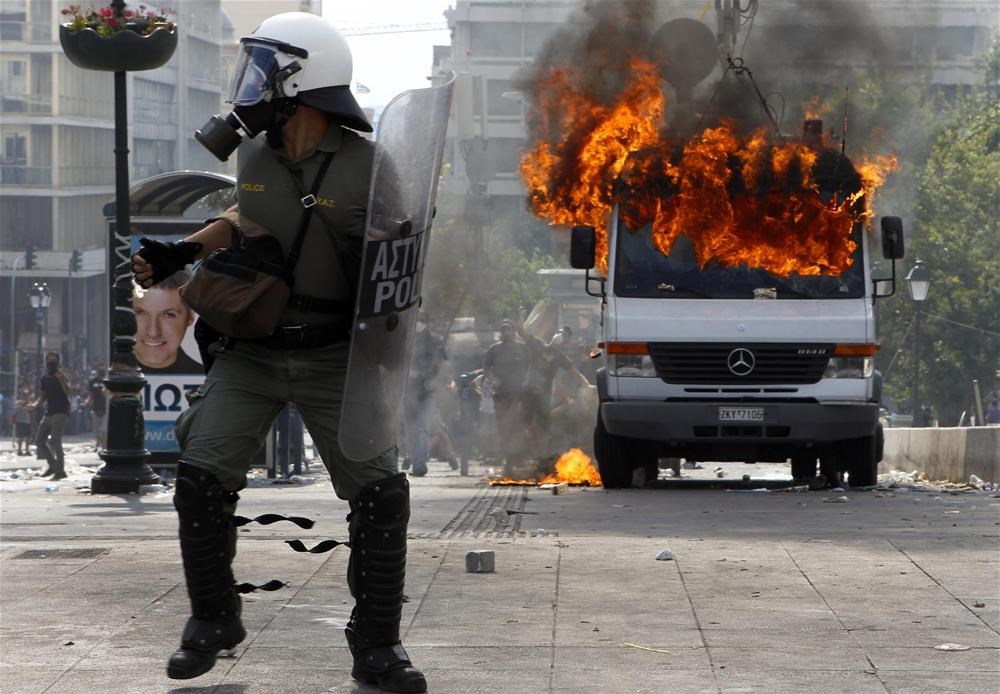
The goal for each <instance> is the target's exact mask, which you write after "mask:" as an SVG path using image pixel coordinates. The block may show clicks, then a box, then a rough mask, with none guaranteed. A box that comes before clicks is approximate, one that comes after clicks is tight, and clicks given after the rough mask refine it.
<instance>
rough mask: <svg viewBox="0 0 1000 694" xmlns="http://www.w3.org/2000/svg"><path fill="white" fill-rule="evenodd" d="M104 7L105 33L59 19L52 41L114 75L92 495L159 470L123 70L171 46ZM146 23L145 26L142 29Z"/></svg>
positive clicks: (168, 38)
mask: <svg viewBox="0 0 1000 694" xmlns="http://www.w3.org/2000/svg"><path fill="white" fill-rule="evenodd" d="M110 7H111V10H112V12H113V14H114V18H115V22H116V24H117V26H118V27H120V28H124V29H123V30H121V31H117V32H111V33H110V34H108V35H106V36H102V35H94V32H93V31H92V30H90V29H85V30H83V31H74V30H73V28H72V27H71V26H69V25H66V24H64V25H62V26H61V27H60V32H59V41H60V43H61V44H62V47H63V50H64V51H65V52H66V56H67V57H68V58H69V59H70V61H71V62H72V63H73V64H74V65H77V66H78V67H82V68H84V69H87V70H106V71H110V72H114V75H115V78H114V79H115V100H114V113H115V228H114V231H113V232H112V233H111V234H110V238H109V239H108V250H107V258H108V263H107V265H108V274H109V279H110V281H111V296H112V305H111V321H110V328H111V360H110V361H111V364H110V368H109V369H108V374H107V378H105V379H104V385H105V386H106V387H107V389H108V391H109V392H110V394H111V398H110V401H109V403H108V440H107V444H106V446H105V448H103V449H102V450H101V451H100V456H101V460H103V461H104V465H102V466H101V467H100V469H99V470H98V471H97V472H96V473H95V474H94V476H93V477H92V478H91V481H90V491H91V492H92V493H95V494H126V493H134V492H138V491H139V487H140V486H142V485H144V484H155V483H156V482H158V481H159V479H160V478H159V477H158V476H157V474H156V473H155V472H153V469H152V468H151V467H149V465H148V464H147V461H148V460H149V451H148V450H146V442H145V426H144V423H143V417H142V391H143V390H144V388H145V385H146V381H145V379H144V378H143V377H142V372H141V371H140V370H139V367H138V364H137V363H136V359H135V356H134V355H133V353H132V348H133V346H134V345H135V332H136V320H135V313H134V312H133V311H132V272H131V266H130V262H129V258H130V256H131V255H132V251H131V239H130V228H129V212H130V210H129V190H128V188H129V182H128V108H127V104H128V101H127V98H126V76H127V71H128V70H152V69H154V68H158V67H160V66H162V65H163V64H165V63H166V62H167V61H168V60H169V59H170V56H171V55H173V52H174V49H175V48H176V47H177V32H176V29H175V27H174V26H173V24H172V23H170V22H160V23H159V24H157V23H154V24H153V25H152V26H150V25H149V24H148V22H150V21H153V20H148V19H145V18H142V17H140V18H135V17H132V18H129V17H126V16H125V0H111V4H110ZM147 29H152V31H150V32H149V33H144V32H145V30H147Z"/></svg>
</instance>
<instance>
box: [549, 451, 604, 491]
mask: <svg viewBox="0 0 1000 694" xmlns="http://www.w3.org/2000/svg"><path fill="white" fill-rule="evenodd" d="M559 482H566V483H568V484H586V485H589V486H591V487H600V486H601V475H600V473H598V472H597V468H595V467H594V463H593V461H591V459H590V456H588V455H587V454H586V453H584V452H583V451H581V450H580V449H579V448H571V449H569V450H568V451H566V452H565V453H563V454H562V455H561V456H559V460H557V461H556V471H555V474H553V475H549V476H548V477H545V478H543V479H542V480H541V481H540V482H539V484H558V483H559Z"/></svg>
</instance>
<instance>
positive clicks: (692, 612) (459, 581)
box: [0, 440, 1000, 694]
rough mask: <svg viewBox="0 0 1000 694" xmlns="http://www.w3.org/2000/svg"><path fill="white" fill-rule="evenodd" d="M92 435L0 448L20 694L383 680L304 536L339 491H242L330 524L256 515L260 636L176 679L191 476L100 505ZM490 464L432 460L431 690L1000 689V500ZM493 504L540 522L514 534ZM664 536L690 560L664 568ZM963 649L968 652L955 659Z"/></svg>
mask: <svg viewBox="0 0 1000 694" xmlns="http://www.w3.org/2000/svg"><path fill="white" fill-rule="evenodd" d="M86 443H87V442H86V441H84V440H80V441H75V442H73V446H71V453H70V455H69V458H70V461H71V462H70V465H69V469H70V471H71V473H72V474H71V477H70V478H69V479H68V480H64V481H62V482H60V483H59V484H58V488H52V486H51V485H50V483H48V482H47V481H45V480H39V479H37V478H35V479H31V478H30V477H31V475H30V473H21V474H17V479H10V476H11V472H12V471H15V470H18V469H22V470H23V469H26V468H27V469H31V468H32V466H36V467H35V470H36V472H37V465H38V463H36V462H35V461H34V460H33V459H28V458H16V457H15V456H13V455H11V451H10V444H9V443H7V444H6V446H5V448H2V449H0V473H2V474H0V691H2V692H4V693H5V694H15V693H17V694H35V693H41V692H46V693H48V692H51V693H59V694H83V693H86V694H92V693H94V692H105V693H109V694H110V693H118V692H122V693H128V694H139V693H144V692H177V693H189V692H190V693H193V692H206V693H208V692H212V693H216V694H263V693H274V694H312V693H314V692H316V693H319V692H345V693H346V692H351V693H356V694H364V693H367V692H373V691H375V690H373V689H372V688H370V687H365V686H361V685H359V684H357V683H355V682H354V681H353V680H351V678H350V656H349V653H348V651H347V648H346V644H345V642H344V640H343V635H342V628H343V626H344V623H345V622H346V619H347V616H348V614H349V611H350V605H351V601H350V597H349V595H348V593H347V588H346V585H345V582H344V580H343V577H344V574H345V570H346V566H347V553H346V551H344V550H343V549H342V548H339V549H337V550H334V551H333V552H332V553H329V554H323V555H309V554H296V553H294V552H291V551H290V550H289V548H288V547H287V545H286V544H285V543H284V540H287V539H293V538H298V539H301V540H303V541H304V542H305V543H306V544H307V545H310V546H311V545H312V544H314V543H316V542H319V541H320V540H323V539H327V538H340V539H344V535H345V533H346V526H345V523H344V516H345V515H346V513H347V504H346V503H345V502H342V501H340V500H338V499H337V498H336V497H335V496H334V494H333V492H332V490H331V488H330V485H329V482H328V480H324V479H323V478H322V477H320V476H318V475H315V476H314V475H312V474H306V475H304V476H303V477H302V478H301V479H300V480H299V481H298V483H296V484H290V485H273V484H270V483H268V482H267V481H266V480H263V479H259V480H255V481H254V482H253V484H252V485H251V486H250V487H249V488H248V489H246V490H245V491H244V492H242V493H241V496H242V501H241V503H240V509H239V512H240V513H241V514H242V515H247V516H254V515H258V514H261V513H266V512H273V513H282V514H286V515H300V516H307V517H310V518H313V519H314V520H315V521H316V525H315V527H314V528H313V529H312V530H308V531H305V530H300V529H298V528H296V527H294V526H292V525H290V524H275V525H271V526H266V527H264V526H256V525H254V526H247V527H246V528H244V532H241V533H240V544H239V553H238V556H237V559H236V563H235V568H236V573H237V577H238V579H239V580H247V581H251V582H253V583H263V582H265V581H267V580H269V579H272V578H278V579H281V580H283V581H286V582H287V583H288V586H287V587H286V588H284V589H283V590H280V591H277V592H274V593H258V594H253V595H251V596H249V597H248V598H247V600H246V602H245V606H244V619H245V622H246V627H247V632H248V636H247V639H246V641H245V642H244V643H243V644H241V645H240V646H239V647H238V648H237V649H236V650H235V652H234V653H233V654H232V655H231V656H228V657H224V658H221V659H220V661H219V663H218V665H217V666H216V668H215V669H214V670H213V671H212V672H211V673H209V674H207V675H205V676H203V677H201V678H197V679H195V680H189V681H186V682H178V681H174V680H170V679H168V678H167V677H166V674H165V671H164V665H165V661H166V657H167V656H168V655H169V653H170V652H171V651H172V650H173V649H174V648H175V647H176V645H177V642H178V640H179V635H180V631H181V628H182V626H183V623H184V620H185V617H186V609H187V597H186V594H185V591H184V586H183V582H182V571H181V564H180V558H179V554H178V549H177V542H176V539H175V535H174V531H175V527H176V516H175V513H174V510H173V506H172V497H171V493H170V490H169V489H167V490H161V491H157V490H152V491H149V492H147V493H144V494H141V495H133V496H92V495H90V494H89V491H87V489H88V481H89V477H90V475H91V474H92V473H93V471H94V466H96V465H97V464H98V463H99V461H98V460H97V458H96V456H95V455H94V454H93V452H92V450H91V447H88V446H87V445H86ZM317 467H318V466H317ZM746 469H748V468H743V467H740V466H734V467H733V472H732V474H733V475H735V476H737V477H738V476H740V475H741V474H742V473H743V472H744V471H745V470H746ZM313 470H314V471H315V470H316V467H314V468H313ZM472 472H474V473H477V476H470V477H461V476H459V475H458V473H456V472H452V471H451V470H449V469H448V467H447V465H444V464H438V463H432V464H431V472H430V474H429V475H428V476H427V477H423V478H419V479H417V478H415V479H413V480H412V497H413V502H412V506H413V509H412V516H413V518H412V523H411V527H410V533H411V540H410V546H409V567H408V573H407V595H408V596H409V602H408V603H407V604H406V605H405V606H404V608H405V609H404V632H405V639H404V643H405V644H406V647H407V649H408V650H409V652H410V654H411V656H412V657H413V659H414V661H415V663H416V664H417V665H418V666H420V667H421V668H422V669H423V670H424V671H425V672H426V674H427V678H428V681H429V683H430V691H431V692H439V693H449V694H451V693H454V694H472V693H477V692H484V693H485V692H489V693H491V694H492V693H494V692H510V693H511V694H535V693H538V694H549V693H555V692H560V693H564V692H565V693H570V692H573V693H576V692H581V693H604V692H607V693H609V694H617V693H623V694H624V693H633V692H637V693H638V692H643V693H645V692H648V693H650V694H653V693H656V694H660V693H662V692H680V693H686V692H692V693H694V692H706V693H723V692H726V693H729V692H732V693H733V694H735V693H737V692H761V693H766V694H772V693H783V692H789V693H793V692H794V693H796V694H800V693H802V692H822V693H827V692H844V693H849V694H854V693H867V692H873V693H876V692H878V693H885V692H891V693H897V692H899V693H902V692H907V693H922V692H927V693H928V694H930V693H933V694H941V693H944V692H956V693H959V692H960V693H962V694H979V693H989V692H997V691H1000V631H998V630H1000V556H998V547H1000V543H998V539H1000V498H995V497H994V496H992V495H991V494H990V493H988V492H972V493H962V494H950V493H948V492H947V491H926V490H924V491H917V490H895V491H888V492H885V491H871V490H869V491H847V492H844V493H843V494H841V493H839V492H838V493H833V492H830V491H820V492H806V493H795V492H779V491H772V492H769V493H739V492H734V491H727V490H723V489H711V488H706V487H704V486H702V487H700V488H698V487H683V488H676V487H674V488H670V487H668V488H662V489H641V490H640V489H635V490H614V491H605V490H601V489H581V488H571V489H570V490H568V491H567V492H566V493H565V494H561V495H553V494H551V493H549V492H547V491H544V490H539V489H534V488H523V487H519V488H508V489H503V488H496V487H488V486H486V485H485V482H484V481H483V478H482V476H481V473H482V469H481V468H480V467H479V466H477V465H475V464H473V466H472ZM752 472H753V473H754V475H755V476H756V475H758V474H765V475H766V474H771V475H772V476H773V475H775V474H780V471H779V472H778V473H775V472H774V470H771V471H767V470H763V469H762V467H761V466H757V467H755V468H753V470H752ZM785 474H787V472H786V473H785ZM26 477H28V479H25V478H26ZM47 488H48V489H47ZM839 496H846V497H847V501H846V502H828V501H823V499H829V498H835V497H839ZM496 507H501V508H505V509H508V510H515V511H522V512H523V513H520V514H514V515H512V516H510V518H509V519H508V522H507V524H506V525H499V524H498V523H497V521H496V520H495V518H494V517H493V516H491V515H489V513H490V511H492V510H493V509H494V508H496ZM664 548H670V549H671V550H672V551H673V555H674V559H673V560H672V561H656V560H655V557H656V555H657V553H658V552H659V551H660V550H662V549H664ZM475 549H489V550H493V551H494V552H495V558H496V571H495V572H494V573H489V574H470V573H466V570H465V553H466V552H467V551H469V550H475ZM947 643H953V644H959V645H960V646H962V647H963V649H962V650H938V648H936V647H940V646H941V645H942V644H947Z"/></svg>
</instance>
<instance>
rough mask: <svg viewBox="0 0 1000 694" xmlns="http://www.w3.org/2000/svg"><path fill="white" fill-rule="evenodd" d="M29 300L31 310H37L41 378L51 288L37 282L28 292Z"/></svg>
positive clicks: (37, 342)
mask: <svg viewBox="0 0 1000 694" xmlns="http://www.w3.org/2000/svg"><path fill="white" fill-rule="evenodd" d="M28 300H29V301H30V302H31V308H33V309H35V337H36V342H35V353H36V355H37V356H36V361H37V363H36V368H37V369H38V377H39V378H41V376H42V373H41V372H42V365H43V364H44V363H45V355H44V354H42V350H44V349H45V333H46V332H48V327H47V326H48V316H49V306H51V305H52V293H51V292H50V291H49V286H48V285H47V284H46V283H45V282H42V283H41V284H39V283H38V282H35V286H33V287H32V288H31V291H30V292H28ZM37 380H38V379H36V381H37Z"/></svg>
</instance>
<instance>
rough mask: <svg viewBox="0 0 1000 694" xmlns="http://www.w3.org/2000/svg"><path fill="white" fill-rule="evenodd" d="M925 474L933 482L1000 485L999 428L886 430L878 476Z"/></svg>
mask: <svg viewBox="0 0 1000 694" xmlns="http://www.w3.org/2000/svg"><path fill="white" fill-rule="evenodd" d="M892 469H896V470H902V471H904V472H910V471H911V470H918V471H921V472H926V473H927V476H928V477H930V478H931V479H932V480H947V481H949V482H956V483H958V482H968V481H969V476H970V475H976V476H977V477H979V478H980V479H982V480H985V481H986V482H1000V427H996V426H989V427H961V428H959V427H940V428H937V427H928V428H924V429H886V430H885V458H884V460H883V461H882V462H881V463H880V464H879V472H889V470H892Z"/></svg>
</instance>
